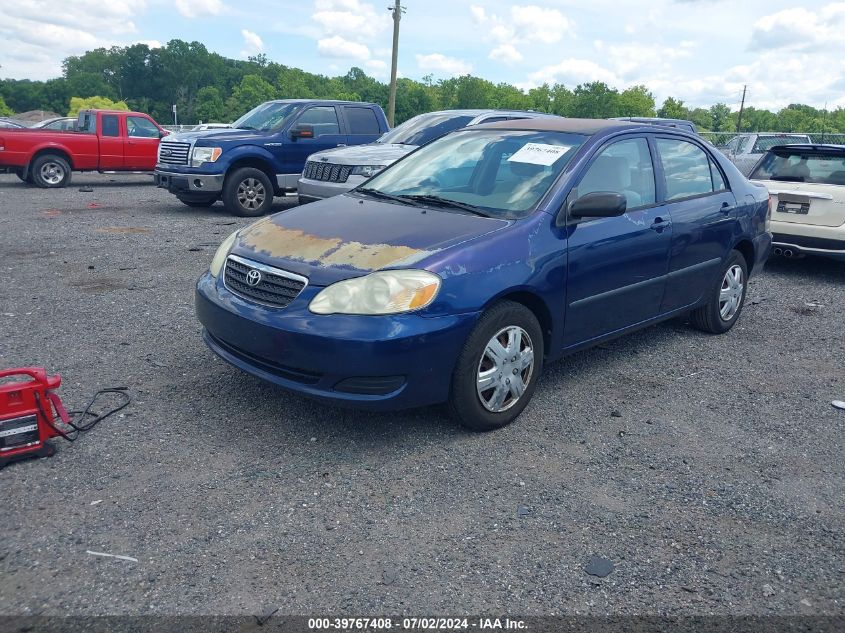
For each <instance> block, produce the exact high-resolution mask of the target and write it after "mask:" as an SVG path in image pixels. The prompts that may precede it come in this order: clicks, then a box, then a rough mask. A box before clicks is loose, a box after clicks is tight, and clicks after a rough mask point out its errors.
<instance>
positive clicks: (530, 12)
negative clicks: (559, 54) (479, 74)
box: [469, 4, 574, 64]
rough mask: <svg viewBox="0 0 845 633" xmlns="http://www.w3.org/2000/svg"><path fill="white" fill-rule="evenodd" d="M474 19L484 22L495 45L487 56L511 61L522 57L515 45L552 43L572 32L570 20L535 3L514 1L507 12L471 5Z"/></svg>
mask: <svg viewBox="0 0 845 633" xmlns="http://www.w3.org/2000/svg"><path fill="white" fill-rule="evenodd" d="M469 9H470V13H471V14H472V19H473V21H474V22H475V23H476V24H478V25H481V26H486V27H487V28H488V29H489V31H488V37H489V38H490V39H492V40H493V41H494V42H496V43H497V45H496V46H495V47H494V48H493V50H491V51H490V55H489V57H490V59H495V60H498V61H503V62H505V63H507V64H514V63H516V62H519V61H521V60H522V58H523V56H522V53H521V52H520V51H519V50H518V49H517V46H519V45H522V44H528V43H540V44H555V43H557V42H559V41H560V40H561V39H563V37H564V36H565V35H571V34H573V32H574V31H573V25H572V22H571V21H570V20H569V18H567V17H566V16H565V15H563V14H562V13H561V12H560V11H558V10H557V9H547V8H543V7H538V6H536V5H533V4H532V5H515V6H512V7H511V8H510V15H506V16H499V15H496V14H488V13H487V12H486V11H485V9H484V7H480V6H477V5H471V6H470V8H469Z"/></svg>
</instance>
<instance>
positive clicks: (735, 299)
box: [690, 251, 748, 334]
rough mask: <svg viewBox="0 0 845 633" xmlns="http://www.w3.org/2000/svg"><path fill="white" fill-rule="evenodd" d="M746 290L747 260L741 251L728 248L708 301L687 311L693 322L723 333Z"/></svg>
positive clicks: (735, 312)
mask: <svg viewBox="0 0 845 633" xmlns="http://www.w3.org/2000/svg"><path fill="white" fill-rule="evenodd" d="M747 291H748V264H747V263H746V262H745V257H743V255H742V253H740V252H739V251H731V254H730V255H729V256H728V260H727V262H725V264H724V266H723V267H722V273H721V275H720V276H719V281H718V282H717V283H716V284H715V286H714V287H713V288H712V289H711V290H710V299H709V301H708V302H707V303H706V304H705V305H703V306H701V307H700V308H696V309H695V310H693V311H692V313H691V314H690V320H691V321H692V324H693V325H694V326H695V327H697V328H698V329H699V330H703V331H704V332H710V333H712V334H724V333H725V332H727V331H728V330H730V329H731V328H732V327H733V326H734V323H736V321H737V319H739V315H740V313H741V312H742V306H743V305H744V304H745V294H746V292H747Z"/></svg>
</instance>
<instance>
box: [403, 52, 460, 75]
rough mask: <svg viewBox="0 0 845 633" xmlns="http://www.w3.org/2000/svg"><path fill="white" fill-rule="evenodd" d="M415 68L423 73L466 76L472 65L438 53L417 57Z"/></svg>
mask: <svg viewBox="0 0 845 633" xmlns="http://www.w3.org/2000/svg"><path fill="white" fill-rule="evenodd" d="M416 58H417V66H419V68H420V70H423V71H429V72H431V71H434V72H441V73H444V74H446V75H452V76H455V75H466V74H468V73H470V72H471V71H472V64H470V63H469V62H466V61H464V60H462V59H457V58H455V57H446V56H445V55H441V54H440V53H431V54H430V55H417V56H416Z"/></svg>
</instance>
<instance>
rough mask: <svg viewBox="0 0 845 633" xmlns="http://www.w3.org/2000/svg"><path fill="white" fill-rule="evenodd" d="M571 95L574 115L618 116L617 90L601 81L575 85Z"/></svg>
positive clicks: (582, 116)
mask: <svg viewBox="0 0 845 633" xmlns="http://www.w3.org/2000/svg"><path fill="white" fill-rule="evenodd" d="M572 96H573V102H572V116H574V117H581V118H585V119H589V118H594V119H607V118H610V117H615V116H619V92H618V91H617V90H616V89H615V88H610V87H609V86H608V85H607V84H606V83H604V82H603V81H594V82H592V83H588V84H581V85H580V86H576V88H575V90H574V91H573V93H572Z"/></svg>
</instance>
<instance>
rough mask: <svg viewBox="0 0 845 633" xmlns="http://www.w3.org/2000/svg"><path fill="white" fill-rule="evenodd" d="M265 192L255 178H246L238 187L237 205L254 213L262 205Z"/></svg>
mask: <svg viewBox="0 0 845 633" xmlns="http://www.w3.org/2000/svg"><path fill="white" fill-rule="evenodd" d="M266 197H267V191H266V190H265V189H264V185H263V184H261V181H260V180H258V179H257V178H246V179H245V180H243V181H241V184H239V185H238V192H237V198H238V203H239V204H240V205H241V206H242V207H243V208H244V209H249V210H250V211H254V210H255V209H257V208H259V207H260V206H261V205H262V204H264V199H265V198H266Z"/></svg>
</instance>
